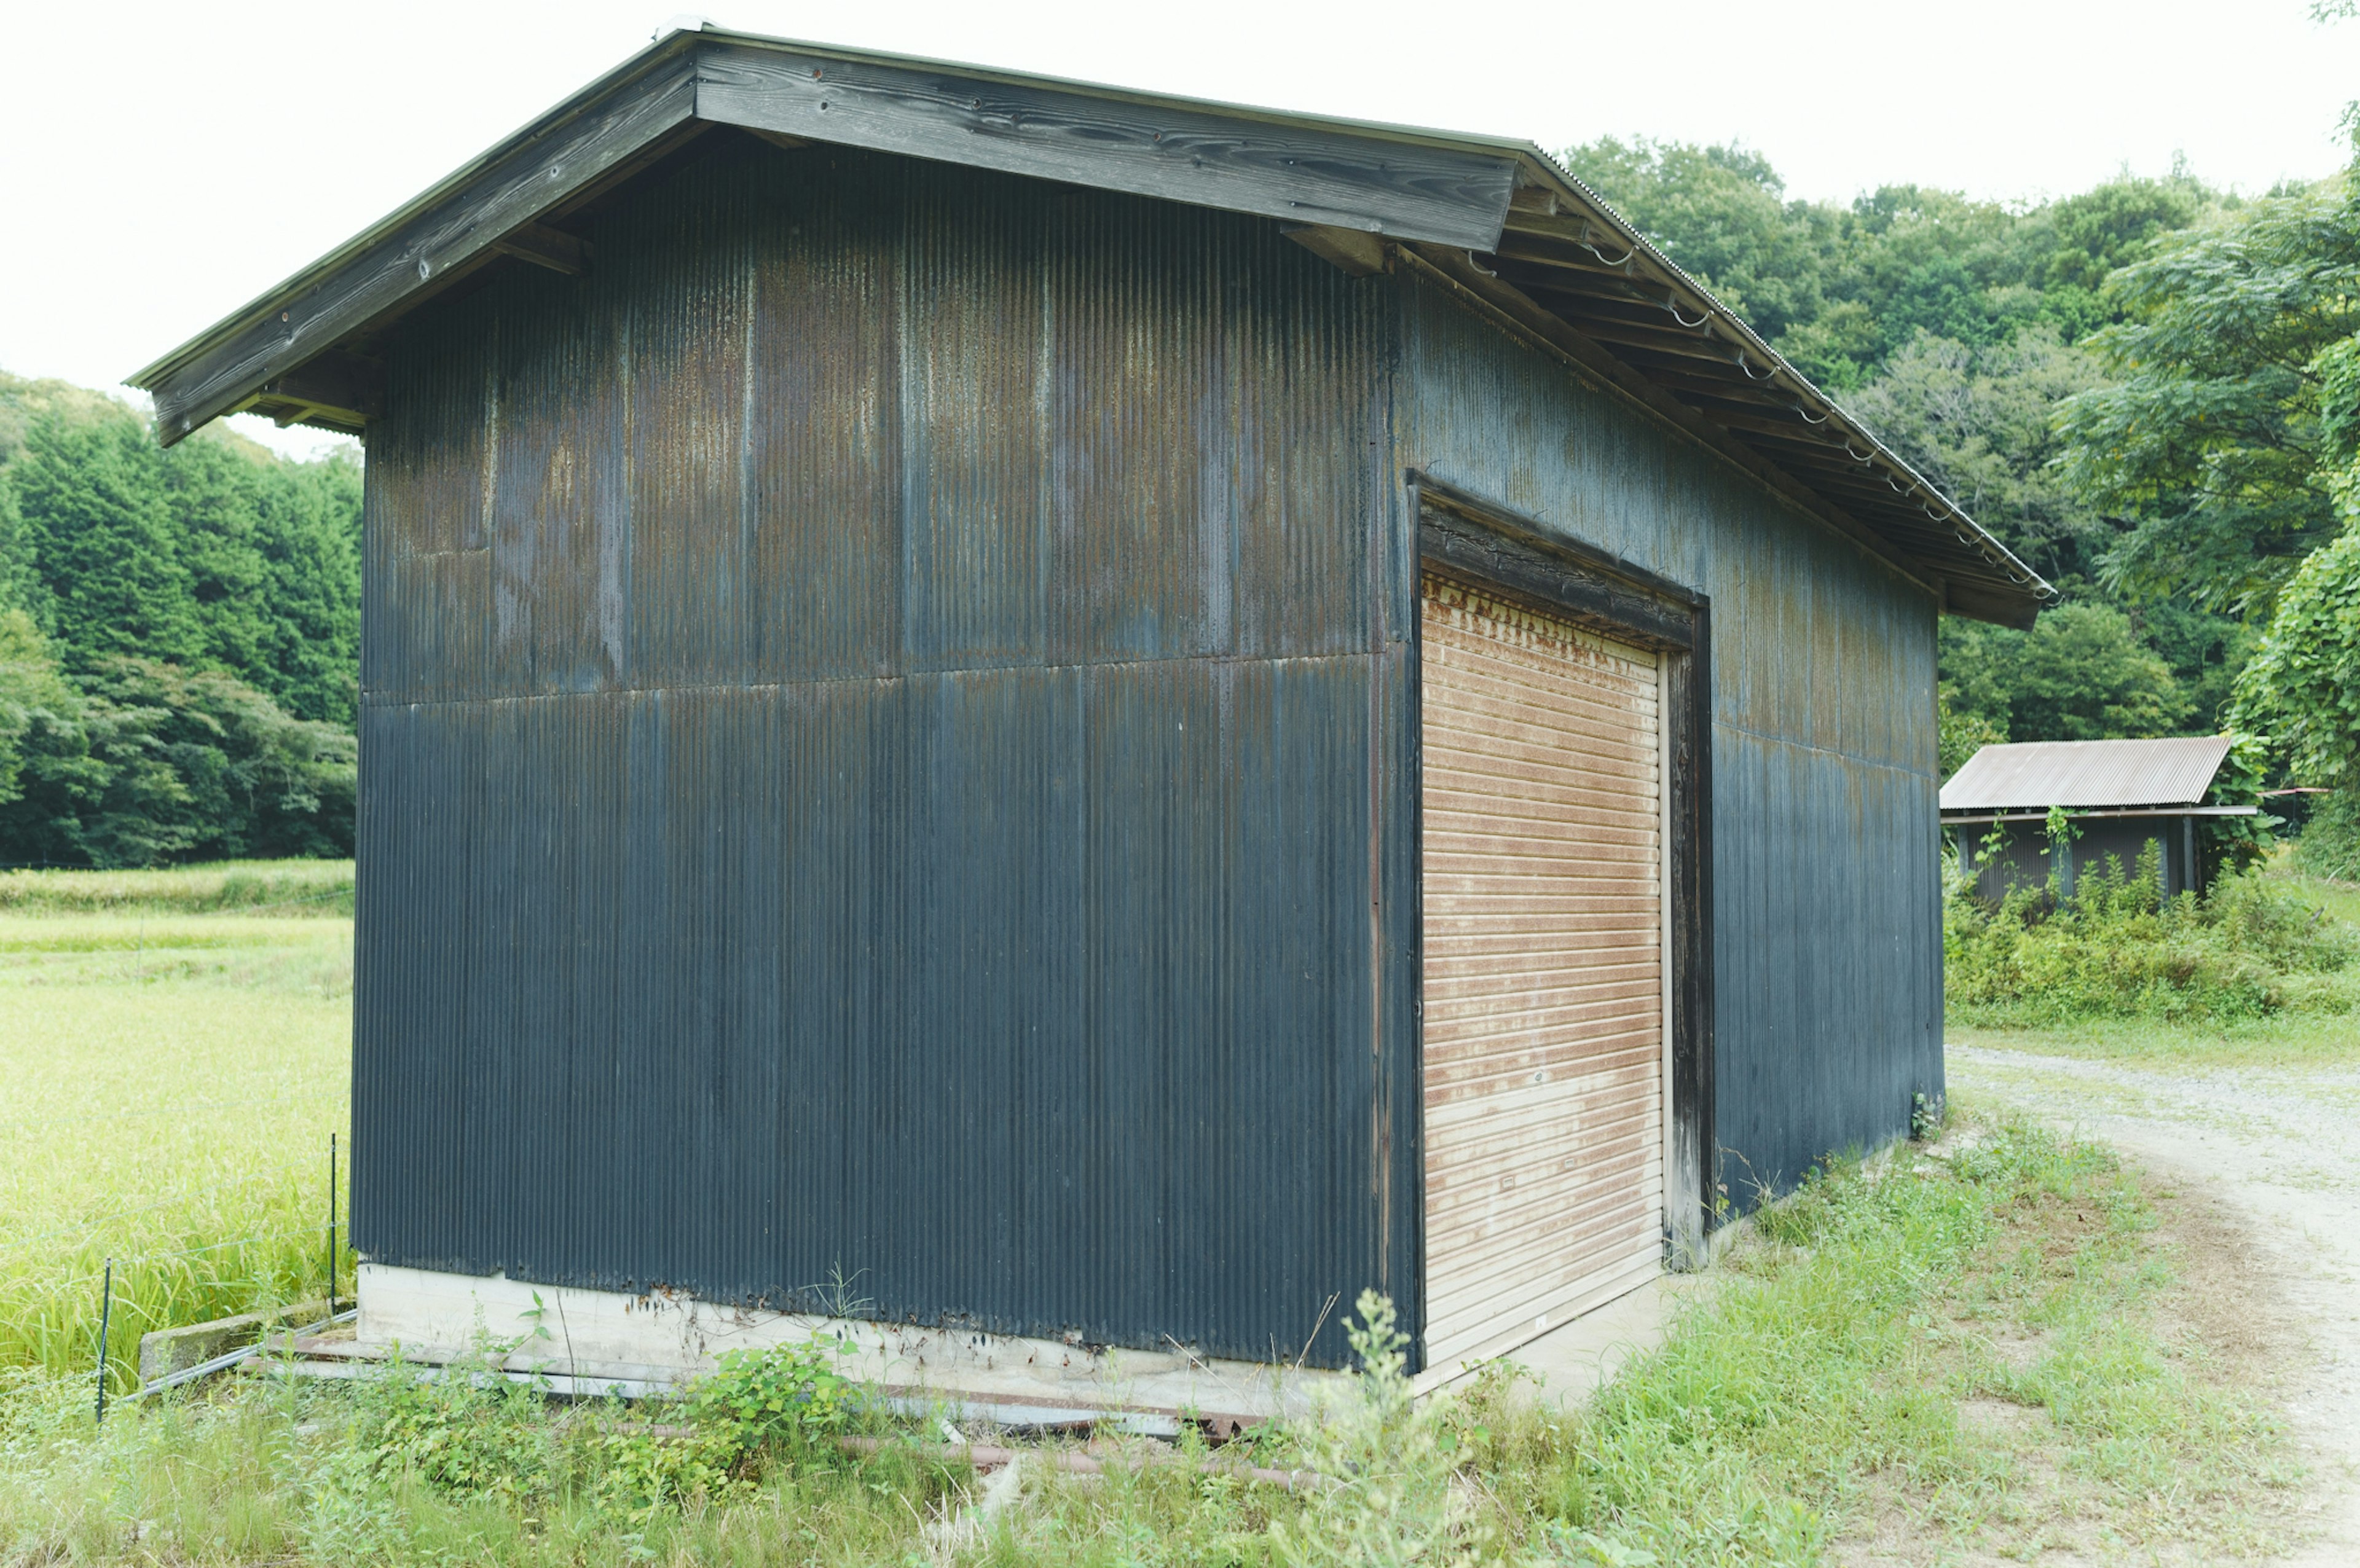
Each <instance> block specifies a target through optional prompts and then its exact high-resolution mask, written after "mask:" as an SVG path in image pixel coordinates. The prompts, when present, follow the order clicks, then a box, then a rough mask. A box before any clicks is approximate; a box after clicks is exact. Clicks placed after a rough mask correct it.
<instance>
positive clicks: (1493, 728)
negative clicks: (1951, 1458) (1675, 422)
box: [1418, 576, 1664, 1372]
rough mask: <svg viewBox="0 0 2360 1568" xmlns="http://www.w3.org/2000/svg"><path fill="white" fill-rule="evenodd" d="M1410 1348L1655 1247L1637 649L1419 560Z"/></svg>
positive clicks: (1655, 931)
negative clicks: (1421, 1317) (1415, 1189)
mask: <svg viewBox="0 0 2360 1568" xmlns="http://www.w3.org/2000/svg"><path fill="white" fill-rule="evenodd" d="M1421 621H1422V636H1423V638H1424V657H1423V660H1422V662H1421V664H1420V667H1419V676H1418V679H1419V685H1420V703H1421V709H1422V712H1421V722H1422V725H1423V736H1424V764H1423V766H1424V789H1425V800H1424V811H1423V818H1424V827H1423V844H1424V851H1425V860H1424V865H1425V870H1424V877H1423V882H1422V885H1421V890H1422V894H1423V899H1424V918H1425V954H1426V975H1425V1005H1424V1009H1423V1014H1422V1017H1423V1019H1424V1024H1425V1068H1424V1082H1423V1085H1422V1087H1423V1092H1424V1095H1425V1120H1426V1133H1425V1144H1426V1366H1427V1367H1428V1369H1429V1371H1431V1372H1441V1371H1444V1370H1446V1369H1448V1367H1451V1366H1452V1365H1453V1364H1456V1363H1459V1362H1461V1361H1466V1360H1470V1359H1475V1358H1480V1357H1482V1356H1491V1355H1496V1354H1499V1353H1501V1352H1502V1351H1504V1350H1507V1349H1509V1348H1511V1347H1512V1346H1513V1345H1516V1344H1518V1343H1520V1342H1521V1341H1523V1340H1525V1339H1529V1338H1531V1337H1533V1335H1534V1334H1536V1333H1540V1332H1544V1331H1545V1330H1546V1329H1548V1328H1551V1327H1555V1326H1556V1325H1557V1323H1562V1322H1563V1321H1565V1319H1566V1318H1567V1317H1568V1316H1569V1315H1571V1314H1573V1313H1576V1312H1583V1311H1587V1310H1588V1309H1589V1308H1590V1306H1593V1305H1595V1304H1597V1303H1598V1302H1601V1301H1608V1300H1611V1299H1612V1297H1614V1296H1616V1295H1619V1294H1621V1293H1622V1291H1624V1290H1629V1289H1630V1288H1631V1287H1632V1286H1633V1285H1635V1284H1638V1283H1640V1282H1641V1281H1643V1280H1644V1279H1646V1278H1647V1277H1648V1276H1649V1275H1651V1274H1652V1273H1654V1272H1655V1270H1656V1269H1658V1268H1659V1267H1660V1266H1661V1259H1662V1255H1663V1190H1664V1125H1663V1116H1664V1028H1663V1020H1664V967H1663V954H1664V941H1663V915H1664V909H1663V884H1662V864H1663V842H1662V819H1661V811H1660V803H1661V789H1662V777H1663V764H1662V757H1661V754H1660V751H1659V737H1660V735H1661V728H1660V703H1659V691H1660V684H1659V671H1658V668H1657V660H1656V658H1655V655H1654V654H1653V653H1651V652H1649V651H1647V650H1646V649H1644V648H1633V647H1627V646H1624V645H1622V644H1619V643H1616V642H1613V641H1611V640H1608V639H1606V638H1603V637H1598V636H1596V635H1595V634H1593V633H1590V632H1589V631H1586V630H1583V629H1580V628H1579V627H1577V626H1572V625H1570V624H1568V623H1567V622H1564V621H1559V620H1556V619H1553V618H1551V617H1549V616H1546V615H1535V614H1533V613H1532V612H1530V611H1527V610H1524V609H1521V608H1517V607H1514V606H1513V605H1510V604H1502V603H1499V602H1496V601H1493V600H1491V599H1490V598H1487V597H1486V596H1485V595H1483V594H1482V593H1480V592H1478V591H1476V590H1473V589H1470V588H1468V587H1466V586H1463V585H1461V584H1459V583H1452V582H1449V581H1448V580H1445V579H1440V578H1435V577H1430V576H1429V577H1428V578H1427V579H1426V582H1425V584H1424V593H1423V594H1422V610H1421Z"/></svg>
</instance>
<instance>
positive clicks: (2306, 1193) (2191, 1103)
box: [1950, 1043, 2360, 1565]
mask: <svg viewBox="0 0 2360 1568" xmlns="http://www.w3.org/2000/svg"><path fill="white" fill-rule="evenodd" d="M1950 1085H1951V1090H1952V1092H1953V1093H1954V1094H1959V1095H1961V1096H1964V1097H1967V1098H1969V1099H1970V1100H1972V1101H1976V1102H1981V1103H1983V1104H1987V1105H2008V1106H2013V1107H2016V1108H2019V1109H2022V1110H2025V1111H2028V1112H2030V1113H2032V1114H2034V1115H2036V1116H2039V1117H2041V1118H2043V1119H2045V1120H2048V1121H2049V1122H2052V1123H2055V1124H2057V1125H2059V1126H2060V1127H2070V1128H2072V1129H2075V1130H2078V1131H2081V1132H2082V1133H2085V1134H2089V1135H2093V1136H2095V1137H2098V1138H2103V1139H2104V1140H2106V1141H2107V1142H2109V1143H2111V1144H2113V1145H2114V1147H2115V1148H2116V1149H2120V1150H2121V1151H2122V1152H2123V1153H2124V1154H2125V1156H2126V1157H2128V1158H2129V1159H2131V1160H2135V1161H2136V1162H2137V1163H2138V1164H2139V1165H2141V1166H2143V1167H2144V1168H2145V1169H2146V1170H2147V1171H2148V1172H2149V1173H2150V1174H2151V1175H2152V1176H2153V1177H2154V1178H2155V1179H2156V1185H2155V1189H2154V1190H2155V1191H2156V1192H2157V1194H2158V1197H2159V1198H2161V1199H2162V1200H2164V1201H2163V1202H2161V1203H2159V1204H2158V1214H2159V1217H2160V1219H2161V1221H2162V1225H2163V1228H2162V1231H2161V1233H2160V1234H2159V1236H2158V1239H2159V1240H2160V1241H2163V1242H2165V1243H2167V1244H2170V1245H2173V1246H2174V1247H2175V1248H2176V1253H2177V1261H2178V1263H2179V1266H2180V1269H2181V1272H2182V1274H2183V1276H2184V1277H2185V1279H2186V1280H2187V1287H2188V1288H2187V1291H2186V1295H2185V1300H2186V1301H2188V1303H2189V1306H2188V1311H2189V1312H2190V1313H2191V1317H2193V1318H2198V1319H2201V1320H2202V1322H2198V1323H2191V1328H2194V1329H2196V1330H2197V1331H2198V1333H2199V1335H2200V1336H2201V1337H2202V1339H2204V1340H2205V1341H2207V1342H2208V1343H2209V1344H2210V1345H2212V1347H2213V1348H2214V1350H2215V1352H2216V1354H2218V1355H2221V1356H2223V1357H2224V1358H2226V1359H2228V1360H2231V1361H2233V1362H2242V1363H2245V1366H2246V1367H2248V1368H2250V1370H2251V1373H2252V1375H2253V1376H2255V1377H2256V1378H2257V1379H2258V1380H2260V1381H2262V1382H2264V1383H2265V1384H2266V1385H2267V1386H2269V1387H2270V1388H2272V1389H2273V1391H2274V1392H2275V1393H2276V1394H2277V1395H2278V1398H2280V1399H2282V1400H2283V1401H2284V1410H2285V1414H2286V1417H2287V1420H2288V1422H2289V1426H2290V1428H2291V1430H2292V1435H2293V1437H2294V1438H2295V1440H2296V1442H2297V1443H2298V1445H2299V1447H2300V1453H2301V1455H2302V1458H2303V1460H2304V1461H2305V1463H2306V1465H2307V1466H2308V1468H2309V1470H2310V1477H2311V1487H2310V1495H2309V1497H2307V1498H2306V1499H2305V1501H2304V1503H2303V1505H2302V1507H2303V1508H2304V1510H2305V1511H2306V1512H2307V1513H2309V1514H2311V1515H2312V1516H2314V1517H2315V1519H2316V1523H2317V1527H2318V1529H2317V1533H2316V1534H2315V1535H2313V1536H2311V1539H2309V1540H2308V1541H2305V1542H2304V1544H2303V1545H2302V1546H2301V1547H2300V1549H2298V1550H2297V1551H2296V1552H2293V1553H2292V1554H2291V1555H2289V1556H2285V1557H2280V1558H2278V1559H2275V1560H2274V1561H2275V1562H2278V1563H2286V1564H2303V1565H2310V1564H2360V1290H2355V1285H2360V1226H2355V1220H2354V1215H2353V1212H2352V1211H2353V1204H2352V1194H2353V1192H2355V1189H2360V1072H2355V1071H2349V1070H2333V1069H2308V1070H2287V1069H2266V1068H2220V1069H2205V1070H2182V1071H2174V1070H2170V1069H2159V1068H2152V1067H2147V1066H2139V1067H2129V1066H2121V1065H2115V1064H2111V1063H2106V1062H2091V1061H2081V1060H2075V1059H2070V1058H2064V1057H2056V1056H2041V1055H2035V1054H2032V1053H2030V1052H2027V1051H2005V1050H1996V1049H1988V1048H1977V1047H1970V1046H1962V1045H1959V1044H1956V1043H1954V1044H1953V1045H1952V1046H1951V1047H1950Z"/></svg>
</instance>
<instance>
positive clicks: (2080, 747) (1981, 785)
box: [1942, 735, 2230, 811]
mask: <svg viewBox="0 0 2360 1568" xmlns="http://www.w3.org/2000/svg"><path fill="white" fill-rule="evenodd" d="M2229 746H2230V737H2229V736H2227V735H2186V736H2172V737H2169V738H2165V739H2159V740H2041V741H2019V742H2016V743H2015V744H2012V745H2000V746H1985V747H1983V749H1982V750H1981V751H1978V752H1976V753H1975V754H1974V756H1972V757H1969V758H1967V760H1966V763H1965V765H1964V766H1962V767H1961V768H1960V769H1959V770H1958V772H1956V773H1954V774H1952V775H1951V776H1950V781H1949V782H1948V783H1946V784H1944V785H1943V786H1942V810H1944V811H2046V810H2047V809H2048V808H2049V807H2050V806H2081V807H2084V808H2088V809H2091V810H2096V809H2098V808H2101V807H2105V806H2193V805H2195V804H2197V803H2198V802H2200V801H2202V800H2203V799H2204V791H2206V790H2207V789H2211V788H2212V776H2213V775H2214V774H2215V773H2218V772H2219V771H2220V770H2221V764H2222V762H2223V759H2224V758H2226V757H2228V755H2229Z"/></svg>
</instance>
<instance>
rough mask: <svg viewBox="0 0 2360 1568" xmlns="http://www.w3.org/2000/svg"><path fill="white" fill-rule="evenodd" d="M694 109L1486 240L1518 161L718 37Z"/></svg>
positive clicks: (1308, 216) (1321, 220) (923, 150)
mask: <svg viewBox="0 0 2360 1568" xmlns="http://www.w3.org/2000/svg"><path fill="white" fill-rule="evenodd" d="M696 113H697V114H698V116H699V117H700V118H703V119H707V120H712V121H716V122H717V123H719V124H723V125H740V126H744V127H745V128H747V129H748V130H758V131H768V132H771V133H774V134H779V135H784V136H801V137H804V138H807V139H809V140H812V141H825V142H832V143H836V144H838V145H842V146H849V147H866V148H869V150H871V151H876V152H885V153H898V154H901V155H902V156H905V157H911V158H932V159H934V160H937V161H941V162H948V163H957V164H963V165H966V166H967V167H970V168H981V169H997V170H1000V172H1002V173H1007V174H1018V175H1026V176H1031V177H1032V178H1035V179H1042V180H1064V181H1066V182H1068V183H1073V184H1080V185H1087V186H1090V187H1093V188H1096V189H1099V190H1112V191H1129V192H1131V194H1133V195H1138V196H1147V197H1152V198H1155V199H1158V200H1162V201H1182V202H1186V203H1189V204H1191V205H1194V206H1202V207H1218V208H1220V209H1223V210H1225V211H1229V212H1250V213H1254V214H1256V215H1259V216H1262V217H1267V218H1277V219H1280V220H1282V221H1284V222H1287V223H1316V224H1321V225H1325V226H1327V227H1331V228H1346V229H1360V230H1363V231H1366V232H1368V233H1371V234H1384V235H1386V236H1387V237H1389V238H1395V239H1414V240H1426V241H1430V242H1433V243H1435V244H1439V245H1457V246H1461V247H1464V248H1469V249H1475V250H1484V249H1489V248H1490V247H1491V245H1492V244H1493V243H1494V242H1495V241H1497V240H1498V238H1499V235H1500V229H1501V225H1502V223H1503V222H1504V221H1505V219H1506V216H1507V211H1508V199H1509V197H1510V195H1511V194H1512V193H1513V191H1514V189H1515V181H1516V175H1517V171H1518V159H1517V158H1515V157H1513V156H1512V155H1510V154H1508V153H1506V152H1503V151H1474V150H1467V151H1460V150H1453V149H1449V148H1447V147H1425V146H1418V145H1415V144H1408V143H1401V142H1392V143H1375V144H1372V143H1371V139H1370V138H1369V137H1367V136H1365V135H1355V134H1350V133H1345V132H1338V131H1335V130H1330V129H1328V128H1327V127H1325V126H1322V125H1316V124H1300V123H1294V122H1289V121H1275V120H1259V119H1249V118H1245V117H1243V116H1237V115H1229V114H1215V113H1207V111H1205V110H1203V109H1201V108H1185V107H1180V106H1175V105H1168V104H1159V103H1141V102H1136V101H1131V100H1128V99H1125V98H1122V97H1119V96H1114V95H1109V94H1106V93H1090V92H1083V91H1078V90H1076V89H1072V88H1068V87H1063V86H1060V85H1056V84H1043V83H1039V82H1023V83H1017V82H1005V81H995V80H991V79H989V78H988V77H986V76H984V75H983V74H981V73H978V72H974V71H959V72H953V71H950V70H948V69H947V68H937V69H934V70H932V71H927V70H918V69H912V68H911V67H909V66H906V65H903V64H900V63H895V62H885V61H878V60H857V59H856V60H847V59H845V58H843V57H830V56H828V55H825V54H821V53H817V52H811V51H803V50H799V49H788V48H783V47H780V46H775V45H769V44H763V45H759V46H758V45H752V44H748V43H742V42H728V41H725V42H720V43H713V44H708V45H706V46H705V49H702V50H700V51H699V53H698V56H697V87H696Z"/></svg>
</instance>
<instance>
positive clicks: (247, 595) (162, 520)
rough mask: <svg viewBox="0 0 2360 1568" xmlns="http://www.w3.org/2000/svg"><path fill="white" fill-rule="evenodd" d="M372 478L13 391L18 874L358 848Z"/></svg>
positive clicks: (4, 566) (8, 825)
mask: <svg viewBox="0 0 2360 1568" xmlns="http://www.w3.org/2000/svg"><path fill="white" fill-rule="evenodd" d="M359 643H360V464H359V462H358V461H357V459H356V458H355V457H354V456H351V455H338V456H333V457H331V458H328V459H326V460H324V461H321V462H314V463H293V462H288V461H285V460H282V459H279V458H277V457H274V456H273V455H271V454H270V453H269V452H266V451H265V450H263V449H262V448H261V447H258V446H257V445H256V444H254V443H253V442H252V441H246V440H244V439H242V438H240V437H238V436H236V435H235V434H232V433H230V432H229V431H227V430H208V431H206V432H203V433H202V434H201V435H199V436H198V437H196V438H193V439H191V440H190V441H184V442H182V443H181V444H180V446H178V447H175V448H173V449H172V450H171V451H169V452H167V451H164V450H162V449H161V448H159V447H158V445H157V444H156V442H155V440H154V439H153V437H152V436H151V435H150V433H149V431H148V430H147V425H146V422H145V421H144V420H143V419H140V417H139V416H138V415H137V414H136V413H134V412H133V411H132V410H131V409H130V408H126V406H124V405H123V404H121V403H118V402H116V401H115V400H114V399H112V398H110V397H104V396H103V395H101V394H98V393H94V392H89V391H85V390H82V389H81V388H78V387H70V386H66V385H64V384H62V383H59V382H53V381H44V382H27V381H22V380H18V379H16V378H14V377H10V376H0V863H5V864H10V865H28V864H32V865H39V864H50V865H89V866H144V865H152V864H156V863H159V862H163V861H171V860H185V859H211V858H222V857H230V856H239V855H346V854H350V853H351V849H352V834H353V800H354V781H355V742H354V737H353V724H354V719H355V709H356V704H357V701H358V676H359V664H358V655H359Z"/></svg>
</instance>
